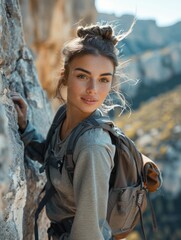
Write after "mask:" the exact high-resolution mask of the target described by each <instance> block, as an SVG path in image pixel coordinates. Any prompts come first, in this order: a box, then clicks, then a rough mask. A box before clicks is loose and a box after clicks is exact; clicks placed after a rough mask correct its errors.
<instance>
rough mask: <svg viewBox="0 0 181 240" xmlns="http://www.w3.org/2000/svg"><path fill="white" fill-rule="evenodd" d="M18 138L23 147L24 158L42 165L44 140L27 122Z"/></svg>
mask: <svg viewBox="0 0 181 240" xmlns="http://www.w3.org/2000/svg"><path fill="white" fill-rule="evenodd" d="M20 136H21V140H22V141H23V143H24V146H25V156H26V157H28V158H30V159H31V160H34V161H38V162H39V163H41V164H42V163H43V162H44V149H45V138H44V137H43V136H42V135H41V134H40V133H38V132H37V130H36V129H35V127H34V126H33V125H32V124H30V123H29V122H28V124H27V127H26V129H25V131H24V132H23V133H22V134H21V133H20Z"/></svg>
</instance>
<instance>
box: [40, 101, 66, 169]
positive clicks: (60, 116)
mask: <svg viewBox="0 0 181 240" xmlns="http://www.w3.org/2000/svg"><path fill="white" fill-rule="evenodd" d="M65 115H66V105H63V106H61V107H60V108H59V109H58V111H57V112H56V114H55V116H54V119H53V122H52V124H51V126H50V129H49V131H48V133H47V137H46V142H45V148H44V153H45V152H46V150H47V148H48V145H49V143H50V140H51V138H52V136H53V134H54V132H55V129H56V128H57V127H58V125H59V124H60V123H61V122H62V121H63V119H64V118H65ZM46 164H47V163H44V164H43V165H42V166H41V167H40V168H39V172H40V173H42V172H44V170H45V168H46Z"/></svg>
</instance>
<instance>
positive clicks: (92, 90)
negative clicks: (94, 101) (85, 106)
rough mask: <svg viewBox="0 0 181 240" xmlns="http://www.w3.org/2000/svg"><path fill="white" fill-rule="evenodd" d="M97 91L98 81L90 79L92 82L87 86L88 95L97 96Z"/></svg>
mask: <svg viewBox="0 0 181 240" xmlns="http://www.w3.org/2000/svg"><path fill="white" fill-rule="evenodd" d="M96 90H97V86H96V80H95V79H90V81H89V82H88V85H87V90H86V91H87V93H88V94H95V93H96Z"/></svg>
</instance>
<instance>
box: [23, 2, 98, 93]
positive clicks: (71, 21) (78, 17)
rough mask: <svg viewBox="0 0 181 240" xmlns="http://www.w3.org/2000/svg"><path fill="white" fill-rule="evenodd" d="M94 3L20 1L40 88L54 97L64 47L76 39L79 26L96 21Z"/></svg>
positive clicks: (25, 32) (26, 38)
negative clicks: (74, 37)
mask: <svg viewBox="0 0 181 240" xmlns="http://www.w3.org/2000/svg"><path fill="white" fill-rule="evenodd" d="M94 2H95V0H52V1H49V0H41V1H39V0H29V1H23V0H20V6H21V12H22V18H23V26H24V34H25V40H26V42H27V44H28V46H30V47H31V49H32V50H33V52H34V54H35V56H36V62H35V64H36V67H37V70H38V76H39V79H40V81H41V84H42V87H43V89H45V90H46V91H47V93H48V95H49V97H51V96H52V95H53V94H54V90H55V87H56V83H57V79H58V76H59V67H60V61H61V55H60V50H61V48H62V46H63V44H64V43H65V42H66V41H67V40H69V39H71V38H72V37H73V36H75V28H76V26H77V25H78V23H81V24H85V23H93V22H95V19H96V10H95V3H94Z"/></svg>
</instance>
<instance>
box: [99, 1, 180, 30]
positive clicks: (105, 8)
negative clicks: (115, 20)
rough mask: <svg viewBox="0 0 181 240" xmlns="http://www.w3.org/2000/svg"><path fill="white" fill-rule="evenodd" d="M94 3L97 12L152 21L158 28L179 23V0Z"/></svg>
mask: <svg viewBox="0 0 181 240" xmlns="http://www.w3.org/2000/svg"><path fill="white" fill-rule="evenodd" d="M95 3H96V8H97V11H98V12H102V13H114V14H115V15H116V16H121V15H123V14H133V15H135V16H136V18H137V19H154V20H156V23H157V25H158V26H169V25H172V24H174V23H176V22H178V21H181V0H95Z"/></svg>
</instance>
